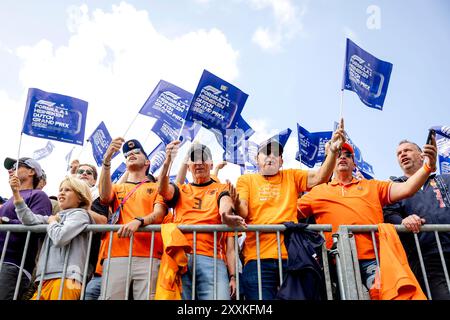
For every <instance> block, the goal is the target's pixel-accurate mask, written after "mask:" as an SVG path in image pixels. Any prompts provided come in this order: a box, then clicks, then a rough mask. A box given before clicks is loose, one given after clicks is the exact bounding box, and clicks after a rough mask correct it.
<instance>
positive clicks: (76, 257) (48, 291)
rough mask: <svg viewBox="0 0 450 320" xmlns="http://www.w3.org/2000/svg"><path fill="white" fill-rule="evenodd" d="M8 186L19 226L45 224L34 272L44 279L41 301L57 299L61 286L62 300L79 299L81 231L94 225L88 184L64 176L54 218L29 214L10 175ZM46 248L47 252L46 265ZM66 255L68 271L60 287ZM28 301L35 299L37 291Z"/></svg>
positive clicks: (83, 253)
mask: <svg viewBox="0 0 450 320" xmlns="http://www.w3.org/2000/svg"><path fill="white" fill-rule="evenodd" d="M9 183H10V186H11V190H12V192H13V197H14V205H15V207H16V213H17V216H18V218H19V220H20V221H21V222H22V224H24V225H36V224H48V226H47V235H46V237H45V240H44V244H43V246H42V250H41V252H40V255H39V262H38V266H37V270H36V282H39V281H40V280H41V277H43V284H42V290H41V296H40V299H41V300H57V299H58V298H59V292H60V288H61V286H62V300H78V299H79V298H80V294H81V282H82V279H83V271H84V265H85V262H86V259H87V244H88V233H82V231H83V230H84V229H85V228H86V227H87V225H88V224H91V223H94V222H93V220H92V218H91V217H90V215H89V213H88V211H87V210H89V208H90V206H91V203H92V200H91V193H90V191H89V187H88V185H87V184H86V183H85V182H84V181H81V180H79V179H77V178H74V177H71V176H70V177H66V178H65V179H64V180H63V181H62V182H61V184H60V186H59V193H58V204H59V206H60V208H61V211H60V212H59V213H58V214H57V215H55V216H44V215H40V214H39V212H35V213H34V212H32V211H31V210H30V208H28V206H27V204H26V203H25V202H24V201H23V199H22V197H21V196H20V193H19V188H20V181H19V179H18V178H17V176H15V175H13V176H12V177H11V178H10V182H9ZM47 246H49V250H48V256H47V263H46V264H45V256H46V252H45V251H46V250H45V249H46V248H47ZM67 252H68V263H67V271H66V275H65V280H64V284H63V285H62V284H61V281H62V276H63V272H64V262H65V256H66V254H67ZM44 264H45V266H44ZM44 267H45V268H44ZM44 269H45V273H44V274H43V270H44ZM31 299H32V300H36V299H37V292H36V293H35V294H34V296H33V297H32V298H31Z"/></svg>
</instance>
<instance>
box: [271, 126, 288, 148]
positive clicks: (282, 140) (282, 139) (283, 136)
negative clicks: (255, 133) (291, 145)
mask: <svg viewBox="0 0 450 320" xmlns="http://www.w3.org/2000/svg"><path fill="white" fill-rule="evenodd" d="M291 133H292V130H291V129H290V128H287V129H285V130H283V131H280V133H278V134H276V135H274V136H273V137H271V138H269V139H267V140H266V141H269V140H275V141H278V143H279V144H281V145H282V146H283V148H284V147H285V146H286V143H287V141H288V139H289V137H290V136H291Z"/></svg>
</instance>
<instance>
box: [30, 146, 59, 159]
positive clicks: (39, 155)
mask: <svg viewBox="0 0 450 320" xmlns="http://www.w3.org/2000/svg"><path fill="white" fill-rule="evenodd" d="M54 148H55V145H54V144H53V143H52V142H51V141H48V142H47V144H46V145H45V147H44V148H41V149H38V150H35V151H34V152H33V159H34V160H41V159H44V158H45V157H47V156H49V155H50V153H52V151H53V149H54Z"/></svg>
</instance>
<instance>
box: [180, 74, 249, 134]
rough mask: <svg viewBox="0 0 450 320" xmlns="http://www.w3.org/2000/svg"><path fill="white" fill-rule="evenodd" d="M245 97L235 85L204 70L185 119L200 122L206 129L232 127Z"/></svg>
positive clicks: (246, 96)
mask: <svg viewBox="0 0 450 320" xmlns="http://www.w3.org/2000/svg"><path fill="white" fill-rule="evenodd" d="M247 98H248V95H247V94H246V93H244V92H243V91H241V90H240V89H238V88H237V87H235V86H233V85H232V84H230V83H228V82H226V81H224V80H222V79H220V78H219V77H217V76H215V75H214V74H212V73H210V72H209V71H207V70H204V71H203V74H202V77H201V78H200V81H199V83H198V86H197V89H196V90H195V94H194V97H193V99H192V102H191V107H190V108H189V111H188V113H187V117H186V120H188V121H192V122H194V121H196V122H200V123H201V125H202V126H203V127H205V128H207V129H211V128H215V129H219V130H226V129H229V128H232V125H233V124H234V123H235V121H236V119H237V117H238V116H239V115H240V114H241V111H242V108H243V107H244V104H245V102H246V101H247Z"/></svg>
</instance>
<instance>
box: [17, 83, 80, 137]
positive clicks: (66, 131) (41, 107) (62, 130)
mask: <svg viewBox="0 0 450 320" xmlns="http://www.w3.org/2000/svg"><path fill="white" fill-rule="evenodd" d="M87 107H88V103H87V102H86V101H83V100H80V99H77V98H73V97H69V96H65V95H62V94H57V93H52V92H45V91H42V90H39V89H36V88H30V89H29V90H28V98H27V104H26V107H25V113H24V117H23V127H22V132H23V133H25V134H27V135H30V136H34V137H38V138H44V139H50V140H56V141H61V142H67V143H73V144H78V145H83V142H84V129H85V126H86V115H87Z"/></svg>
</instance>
